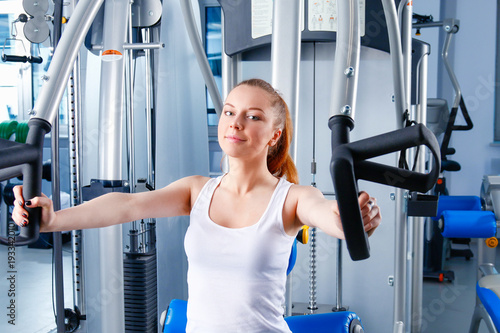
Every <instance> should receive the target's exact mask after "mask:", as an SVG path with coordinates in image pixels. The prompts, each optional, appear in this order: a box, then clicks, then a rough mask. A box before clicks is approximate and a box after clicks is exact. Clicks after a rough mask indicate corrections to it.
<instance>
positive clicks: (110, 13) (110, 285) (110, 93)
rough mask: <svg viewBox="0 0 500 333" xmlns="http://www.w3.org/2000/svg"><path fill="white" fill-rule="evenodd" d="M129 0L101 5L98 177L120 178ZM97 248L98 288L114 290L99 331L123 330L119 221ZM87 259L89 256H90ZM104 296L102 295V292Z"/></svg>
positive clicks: (103, 234) (102, 232)
mask: <svg viewBox="0 0 500 333" xmlns="http://www.w3.org/2000/svg"><path fill="white" fill-rule="evenodd" d="M129 10H130V6H129V0H116V1H106V2H105V8H104V22H105V24H104V27H103V45H104V51H103V54H102V55H101V84H100V90H101V94H100V100H99V165H98V178H99V179H102V180H121V179H123V175H122V170H123V166H122V164H123V159H122V141H123V115H124V112H123V101H124V96H123V91H124V72H125V61H124V56H123V54H124V48H123V44H124V43H125V41H126V36H127V24H128V17H129V15H128V11H129ZM97 233H98V235H99V236H98V238H99V240H98V248H96V249H88V250H91V251H94V252H93V253H94V255H98V256H99V259H98V260H99V263H100V266H99V277H98V283H97V284H98V285H99V288H100V289H99V290H100V291H110V290H113V293H111V294H109V295H107V296H106V302H104V301H101V304H102V306H101V307H100V312H99V317H100V327H99V328H98V330H99V331H100V332H110V333H112V332H116V333H119V332H124V331H125V310H124V287H123V284H124V282H123V245H122V227H121V225H115V226H110V227H106V228H100V229H98V231H97ZM102 253H105V254H106V255H102ZM89 259H90V258H89ZM90 260H91V259H90ZM101 297H104V296H101Z"/></svg>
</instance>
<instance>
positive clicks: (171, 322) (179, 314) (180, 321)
mask: <svg viewBox="0 0 500 333" xmlns="http://www.w3.org/2000/svg"><path fill="white" fill-rule="evenodd" d="M186 310H187V301H183V300H179V299H174V300H172V302H170V305H169V307H168V310H167V315H166V318H165V324H164V327H163V333H185V332H186V324H187V317H186ZM285 320H286V322H287V324H288V327H290V330H291V331H292V332H293V333H310V332H314V333H327V332H336V333H352V332H356V333H362V332H363V329H362V326H361V320H360V319H359V317H358V316H357V315H356V314H355V313H354V312H350V311H345V312H332V313H322V314H314V315H303V316H291V317H287V318H285Z"/></svg>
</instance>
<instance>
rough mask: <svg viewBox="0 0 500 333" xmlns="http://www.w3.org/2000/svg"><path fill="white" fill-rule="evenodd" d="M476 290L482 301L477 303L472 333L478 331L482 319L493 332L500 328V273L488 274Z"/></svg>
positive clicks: (479, 282)
mask: <svg viewBox="0 0 500 333" xmlns="http://www.w3.org/2000/svg"><path fill="white" fill-rule="evenodd" d="M476 292H477V296H478V298H479V300H480V301H481V303H479V304H477V305H476V308H475V310H474V315H473V316H472V322H471V326H470V329H469V332H470V333H477V332H478V330H479V325H480V323H481V320H484V323H485V324H486V327H487V328H488V330H489V331H490V332H492V333H496V332H498V328H500V275H498V274H494V275H486V276H484V277H483V278H481V279H480V280H479V281H478V283H477V285H476Z"/></svg>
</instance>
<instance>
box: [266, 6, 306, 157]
mask: <svg viewBox="0 0 500 333" xmlns="http://www.w3.org/2000/svg"><path fill="white" fill-rule="evenodd" d="M301 17H302V4H301V1H288V0H275V1H274V5H273V33H272V37H271V38H272V40H271V66H272V82H271V83H272V85H273V87H274V88H275V89H277V90H279V91H280V92H281V93H282V94H283V99H284V100H285V102H286V103H287V105H288V109H289V110H290V114H291V116H292V121H293V124H294V132H295V133H294V134H295V135H294V137H295V138H296V137H297V133H298V127H299V126H298V122H297V121H296V119H298V108H299V68H300V48H301V32H300V22H301ZM291 155H292V158H293V159H295V157H296V156H297V143H296V140H294V143H293V147H292V154H291Z"/></svg>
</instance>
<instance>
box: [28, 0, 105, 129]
mask: <svg viewBox="0 0 500 333" xmlns="http://www.w3.org/2000/svg"><path fill="white" fill-rule="evenodd" d="M103 1H104V0H80V1H79V2H78V5H77V6H76V8H75V11H74V12H73V14H72V15H71V20H69V21H68V24H67V25H66V27H65V29H64V34H63V35H62V36H61V39H60V40H59V44H58V47H57V49H56V51H55V52H54V56H53V58H52V62H51V64H50V67H49V69H48V71H47V74H46V75H45V76H44V78H45V80H44V81H45V83H44V84H43V85H42V87H41V89H40V94H39V95H38V98H37V100H36V102H35V106H34V107H33V110H32V111H31V112H30V114H31V115H32V116H33V117H36V118H41V119H44V120H46V121H47V122H49V123H52V121H53V120H54V118H55V117H56V115H57V112H58V110H59V104H60V101H61V98H62V95H63V93H64V90H65V89H66V82H67V81H68V77H69V75H70V73H71V70H72V69H73V66H72V65H73V62H74V61H75V59H76V56H77V54H78V52H79V51H80V46H81V45H82V43H83V40H84V38H85V36H86V34H87V31H88V30H89V28H90V25H91V24H92V21H93V20H94V17H95V15H96V14H97V12H98V11H99V8H100V7H101V4H102V2H103Z"/></svg>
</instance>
